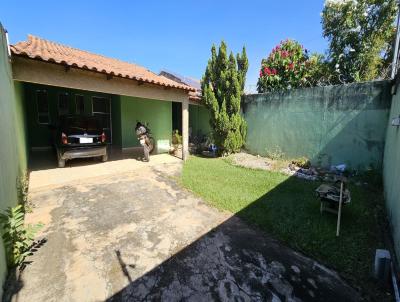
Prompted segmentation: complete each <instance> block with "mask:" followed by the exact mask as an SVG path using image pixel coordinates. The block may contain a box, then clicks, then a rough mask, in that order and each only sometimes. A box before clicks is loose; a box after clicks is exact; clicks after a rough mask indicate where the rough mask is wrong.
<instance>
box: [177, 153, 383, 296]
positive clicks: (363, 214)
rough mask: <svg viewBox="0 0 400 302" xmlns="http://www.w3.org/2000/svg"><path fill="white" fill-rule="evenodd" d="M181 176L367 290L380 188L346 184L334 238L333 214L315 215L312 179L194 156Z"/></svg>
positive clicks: (376, 243) (376, 242)
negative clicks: (345, 200)
mask: <svg viewBox="0 0 400 302" xmlns="http://www.w3.org/2000/svg"><path fill="white" fill-rule="evenodd" d="M181 181H182V183H183V185H184V186H185V187H186V188H188V189H189V190H191V191H193V192H195V193H196V194H198V195H200V196H201V197H203V199H204V200H206V201H207V202H208V203H209V204H210V205H212V206H214V207H217V208H219V209H224V210H228V211H230V212H233V213H236V214H237V215H238V216H240V217H241V218H243V219H244V220H245V221H247V222H248V223H251V224H254V225H257V226H258V227H259V228H261V229H262V230H264V231H265V232H266V233H268V234H271V235H272V236H273V237H275V238H277V239H280V240H282V241H284V242H286V244H288V245H289V246H291V247H293V248H295V249H297V250H300V251H302V252H304V253H305V254H306V255H308V256H311V257H313V258H315V259H317V260H319V261H321V262H322V263H324V264H325V265H327V266H329V267H333V268H335V269H336V270H338V271H339V272H341V273H342V274H343V275H344V276H345V277H346V278H348V279H352V281H353V282H355V283H356V284H358V285H360V286H362V287H364V288H367V289H368V288H369V289H370V290H371V286H370V285H371V284H372V282H371V280H370V278H369V277H370V272H371V269H372V263H373V258H374V253H375V249H376V248H382V246H383V243H382V239H381V237H382V236H381V233H380V231H379V227H377V225H378V223H377V220H378V219H381V216H382V212H383V211H382V194H381V193H379V192H376V191H370V190H368V189H366V188H365V187H358V186H350V187H349V188H350V191H351V194H352V202H351V204H350V205H348V206H346V207H345V208H344V211H343V215H342V227H341V236H340V237H339V238H337V237H336V236H335V234H336V216H335V215H333V214H329V213H324V214H323V215H321V214H320V211H319V206H320V204H319V201H318V200H317V199H316V197H315V195H314V190H315V189H316V188H317V187H318V185H319V183H318V182H313V181H306V180H302V179H298V178H295V177H288V176H286V175H284V174H281V173H279V172H272V171H261V170H251V169H245V168H240V167H236V166H233V165H231V164H230V163H229V162H228V161H226V160H224V159H221V158H218V159H211V158H200V157H191V158H190V159H189V160H188V161H187V162H186V163H185V165H184V168H183V173H182V180H181ZM370 290H368V291H369V292H370Z"/></svg>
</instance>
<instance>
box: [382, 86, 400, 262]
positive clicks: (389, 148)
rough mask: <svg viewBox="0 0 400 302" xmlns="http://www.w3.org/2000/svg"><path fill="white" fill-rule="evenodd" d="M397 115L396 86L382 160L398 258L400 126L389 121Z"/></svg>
mask: <svg viewBox="0 0 400 302" xmlns="http://www.w3.org/2000/svg"><path fill="white" fill-rule="evenodd" d="M399 115H400V87H399V86H398V87H397V93H396V94H395V95H394V96H393V98H392V107H391V110H390V114H389V122H388V127H387V132H386V144H385V155H384V160H383V184H384V192H385V201H386V208H387V214H388V217H389V221H390V223H391V226H392V236H393V242H394V246H395V250H396V254H397V259H400V127H394V126H392V125H391V122H392V119H393V118H395V117H398V116H399Z"/></svg>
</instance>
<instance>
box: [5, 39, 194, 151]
mask: <svg viewBox="0 0 400 302" xmlns="http://www.w3.org/2000/svg"><path fill="white" fill-rule="evenodd" d="M11 52H12V60H13V61H12V69H13V79H14V81H17V82H19V84H18V85H17V87H18V90H20V93H21V95H23V98H24V106H25V118H26V128H27V133H28V146H29V149H30V151H37V150H44V149H49V147H50V134H49V132H50V130H49V127H48V126H49V124H51V123H52V122H54V121H55V120H57V119H58V118H59V116H61V115H63V114H89V115H96V116H99V117H101V119H102V121H103V127H104V130H105V132H106V133H107V138H108V143H109V144H110V146H111V147H112V150H127V149H128V150H129V149H131V148H135V147H137V146H138V142H137V140H136V138H135V137H134V135H133V127H134V125H135V124H136V122H137V121H141V122H145V123H148V124H149V127H150V128H151V129H152V132H153V135H154V136H155V139H156V151H157V153H164V152H167V151H168V149H169V146H170V143H171V142H170V140H171V132H172V104H173V102H177V103H180V104H182V106H181V116H182V117H181V119H182V137H183V151H182V153H183V154H182V158H183V159H186V156H187V154H188V141H189V103H190V102H193V101H191V100H190V97H189V93H191V92H194V91H195V89H194V88H193V87H191V86H188V85H185V84H182V83H178V82H175V81H173V80H171V79H168V78H166V77H163V76H160V75H157V74H155V73H153V72H151V71H149V70H147V69H146V68H144V67H141V66H139V65H136V64H132V63H126V62H122V61H119V60H116V59H112V58H107V57H104V56H101V55H97V54H93V53H89V52H86V51H82V50H79V49H75V48H72V47H69V46H65V45H61V44H58V43H55V42H52V41H48V40H45V39H42V38H39V37H35V36H31V35H29V36H28V40H27V41H23V42H19V43H17V44H15V45H12V46H11Z"/></svg>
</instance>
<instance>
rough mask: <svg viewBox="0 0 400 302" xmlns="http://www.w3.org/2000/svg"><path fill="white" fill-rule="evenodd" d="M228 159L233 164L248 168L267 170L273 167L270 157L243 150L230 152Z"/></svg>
mask: <svg viewBox="0 0 400 302" xmlns="http://www.w3.org/2000/svg"><path fill="white" fill-rule="evenodd" d="M228 160H230V161H231V162H232V164H234V165H235V166H240V167H244V168H250V169H259V170H267V171H269V170H273V169H274V167H275V161H273V160H272V159H269V158H267V157H262V156H259V155H252V154H248V153H244V152H240V153H235V154H232V155H230V156H229V157H228Z"/></svg>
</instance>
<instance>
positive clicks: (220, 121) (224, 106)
mask: <svg viewBox="0 0 400 302" xmlns="http://www.w3.org/2000/svg"><path fill="white" fill-rule="evenodd" d="M248 66H249V63H248V60H247V55H246V49H245V48H244V47H243V50H242V53H241V54H237V55H236V59H235V56H234V55H233V53H232V52H231V53H230V55H229V57H228V56H227V48H226V44H225V42H223V41H222V42H221V45H220V46H219V49H218V53H217V50H216V47H215V45H213V46H212V48H211V58H210V59H209V60H208V64H207V68H206V71H205V74H204V76H203V79H202V82H201V86H202V96H203V101H204V104H205V105H206V106H207V108H208V109H209V110H210V113H211V119H210V124H211V127H212V129H213V132H212V134H213V138H214V142H215V144H216V146H217V148H218V151H219V153H220V154H223V153H232V152H237V151H239V150H240V148H241V147H242V146H243V145H244V142H245V138H246V130H247V129H246V122H245V120H244V119H243V117H242V116H241V114H240V103H241V97H242V94H243V90H244V85H245V82H246V73H247V69H248Z"/></svg>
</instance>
